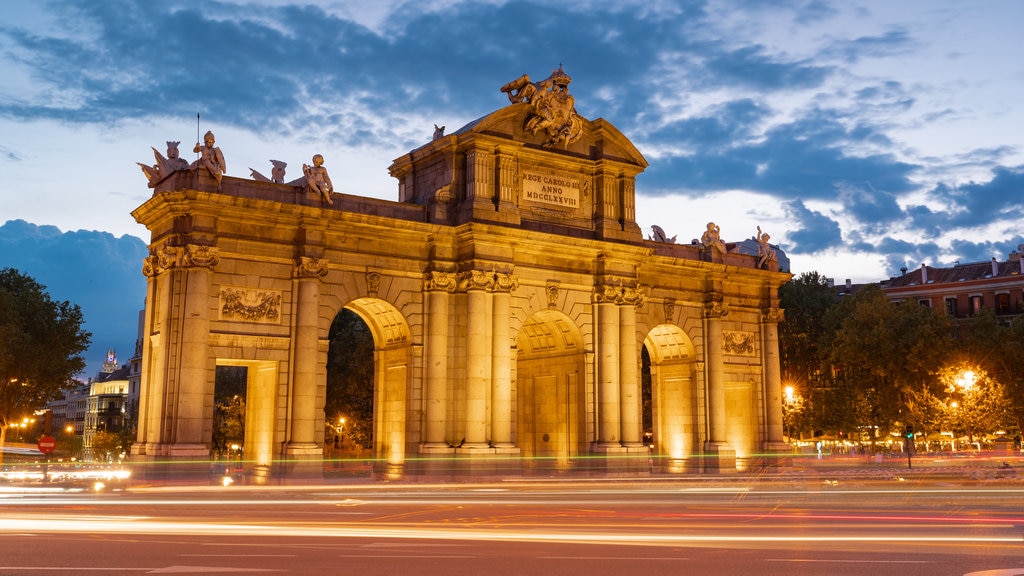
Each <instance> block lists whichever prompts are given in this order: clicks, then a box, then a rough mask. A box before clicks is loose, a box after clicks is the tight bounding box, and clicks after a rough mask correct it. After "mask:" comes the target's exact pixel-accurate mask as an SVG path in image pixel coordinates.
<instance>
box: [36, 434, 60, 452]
mask: <svg viewBox="0 0 1024 576" xmlns="http://www.w3.org/2000/svg"><path fill="white" fill-rule="evenodd" d="M38 446H39V451H40V452H42V453H43V454H49V453H50V452H53V451H54V450H56V449H57V440H56V439H55V438H54V437H53V436H42V437H41V438H39V443H38Z"/></svg>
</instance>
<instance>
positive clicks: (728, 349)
mask: <svg viewBox="0 0 1024 576" xmlns="http://www.w3.org/2000/svg"><path fill="white" fill-rule="evenodd" d="M722 352H724V353H726V354H731V355H733V356H753V355H754V333H753V332H735V331H730V330H723V331H722Z"/></svg>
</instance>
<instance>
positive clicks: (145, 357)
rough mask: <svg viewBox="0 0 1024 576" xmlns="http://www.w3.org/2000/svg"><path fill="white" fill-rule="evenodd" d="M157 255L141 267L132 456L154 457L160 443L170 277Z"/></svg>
mask: <svg viewBox="0 0 1024 576" xmlns="http://www.w3.org/2000/svg"><path fill="white" fill-rule="evenodd" d="M164 271H165V270H164V269H163V266H162V265H161V264H160V257H159V256H158V255H157V253H153V254H151V255H150V256H148V257H147V258H146V259H145V260H144V261H143V265H142V274H143V275H144V276H146V312H145V314H146V320H145V326H144V328H143V333H142V338H143V340H142V374H141V375H140V383H139V415H138V435H137V437H136V442H135V443H134V444H132V454H133V455H140V456H141V455H145V454H154V453H156V452H157V451H158V446H159V445H160V443H161V442H163V438H162V436H161V435H162V431H163V429H164V414H163V412H164V411H163V410H162V406H164V402H165V401H166V390H165V385H166V376H167V343H166V332H167V326H168V325H169V324H170V322H171V318H170V310H171V309H172V308H173V307H172V306H171V305H170V304H171V303H170V296H169V287H170V284H171V283H170V281H169V277H170V275H169V274H168V275H165V274H163V273H164Z"/></svg>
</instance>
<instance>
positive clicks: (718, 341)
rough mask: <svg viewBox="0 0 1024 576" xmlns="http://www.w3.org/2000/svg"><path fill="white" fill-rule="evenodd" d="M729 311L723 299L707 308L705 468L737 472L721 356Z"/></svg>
mask: <svg viewBox="0 0 1024 576" xmlns="http://www.w3.org/2000/svg"><path fill="white" fill-rule="evenodd" d="M727 314H728V310H727V309H726V307H725V305H724V304H723V303H722V302H719V301H714V302H709V303H708V304H707V305H705V307H704V318H705V324H704V336H705V342H706V346H705V348H706V349H705V358H706V359H707V379H708V382H707V389H708V398H707V403H708V408H707V410H708V438H707V441H706V442H705V449H704V450H705V453H706V454H707V456H708V457H707V458H706V461H705V471H707V472H713V473H729V472H735V471H736V454H735V451H734V450H732V448H731V447H730V446H729V443H728V441H727V439H726V431H725V423H726V422H725V365H724V359H723V357H722V318H723V317H724V316H725V315H727Z"/></svg>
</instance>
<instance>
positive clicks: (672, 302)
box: [661, 298, 676, 324]
mask: <svg viewBox="0 0 1024 576" xmlns="http://www.w3.org/2000/svg"><path fill="white" fill-rule="evenodd" d="M661 309H662V310H663V311H664V313H665V323H666V324H668V323H671V322H673V321H675V318H676V299H675V298H665V300H664V301H663V302H662V303H661Z"/></svg>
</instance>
